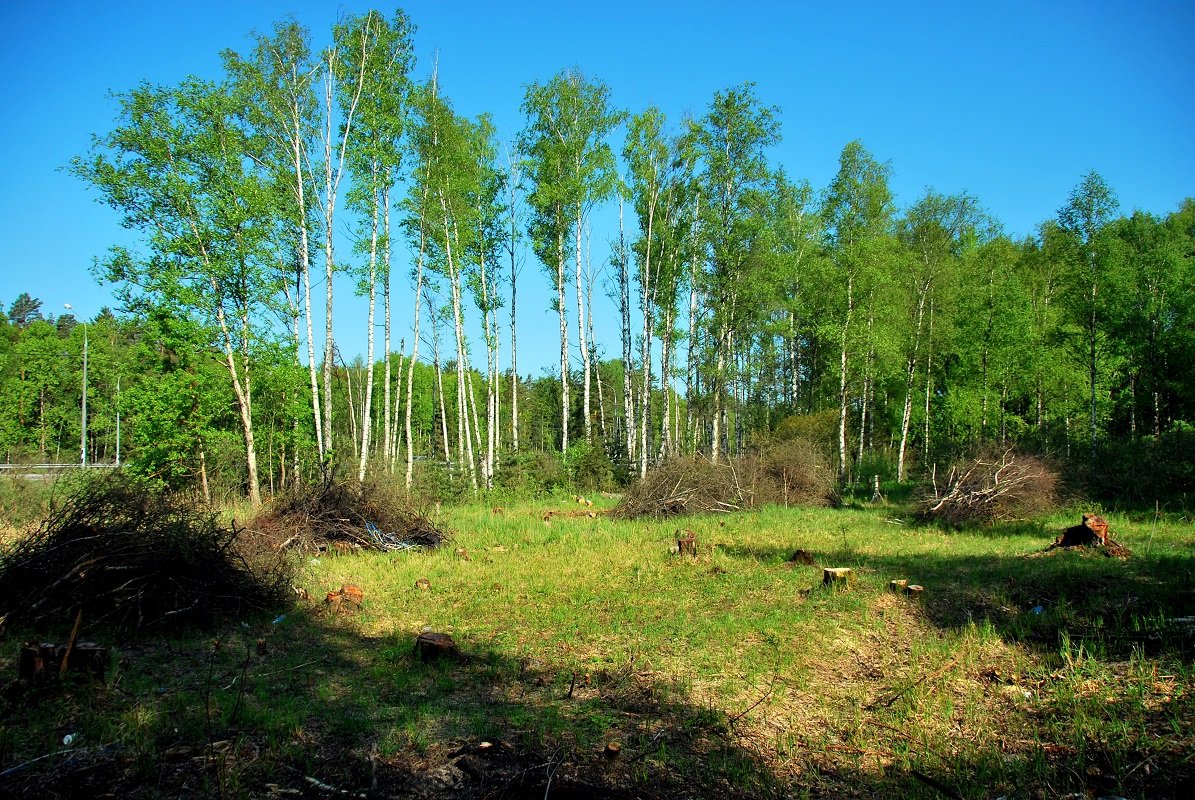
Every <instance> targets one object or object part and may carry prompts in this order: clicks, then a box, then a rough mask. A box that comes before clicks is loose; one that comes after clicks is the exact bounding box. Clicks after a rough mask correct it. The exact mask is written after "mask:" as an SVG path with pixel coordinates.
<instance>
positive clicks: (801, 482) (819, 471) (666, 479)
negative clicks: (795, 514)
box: [612, 441, 834, 519]
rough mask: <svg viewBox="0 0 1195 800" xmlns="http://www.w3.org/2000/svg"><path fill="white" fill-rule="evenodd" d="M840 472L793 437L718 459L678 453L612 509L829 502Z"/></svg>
mask: <svg viewBox="0 0 1195 800" xmlns="http://www.w3.org/2000/svg"><path fill="white" fill-rule="evenodd" d="M833 496H834V474H833V471H832V470H831V469H830V467H829V466H828V465H827V464H826V462H825V460H824V459H823V458H822V457H821V455H820V454H819V452H818V451H817V449H816V448H815V447H814V446H813V445H811V444H809V443H807V442H802V441H790V442H786V443H784V444H782V445H779V446H777V447H775V448H772V449H769V450H766V451H764V452H762V453H758V454H751V455H747V456H743V457H742V458H738V459H731V460H728V461H720V462H718V463H716V464H715V463H714V462H712V461H710V460H708V459H706V458H672V459H669V460H667V461H664V462H663V463H661V464H660V465H659V466H657V467H656V468H655V469H653V470H651V471H650V472H648V473H647V477H645V478H644V479H643V480H641V481H639V482H638V483H636V484H635V485H634V486H632V487H631V488H630V489H629V490H628V491H627V493H626V494H625V495H623V498H622V501H621V502H620V503H619V504H618V506H617V507H616V508H615V509H614V511H613V512H612V515H613V516H614V517H616V518H619V519H635V518H638V517H670V516H675V515H679V514H708V513H730V512H734V511H743V510H746V509H751V508H758V507H759V506H763V505H767V504H773V503H774V504H782V505H825V504H827V503H828V502H831V501H832V500H833Z"/></svg>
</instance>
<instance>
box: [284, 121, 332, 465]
mask: <svg viewBox="0 0 1195 800" xmlns="http://www.w3.org/2000/svg"><path fill="white" fill-rule="evenodd" d="M292 114H293V117H292V118H293V120H294V124H295V129H294V133H293V134H292V136H291V154H292V156H293V157H294V169H295V200H296V203H297V205H298V209H297V215H298V218H299V223H298V226H297V227H298V234H299V273H300V283H301V284H302V287H303V316H304V318H305V320H306V323H307V372H308V376H309V377H310V379H311V412H312V419H313V420H314V422H315V444H316V450H317V452H318V454H319V460H320V462H321V463H323V460H324V455H325V451H324V434H323V427H324V425H323V418H322V416H321V414H320V395H319V381H318V378H317V377H316V368H315V335H314V330H313V325H312V320H311V243H310V241H309V239H308V235H307V179H306V174H305V172H304V170H303V158H304V152H303V137H302V133H301V121H300V120H301V117H302V113H301V111H300V108H299V105H298V103H297V102H295V103H294V104H293V106H292ZM295 341H296V344H297V342H298V331H297V329H296V333H295Z"/></svg>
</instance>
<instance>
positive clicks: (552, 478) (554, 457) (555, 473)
mask: <svg viewBox="0 0 1195 800" xmlns="http://www.w3.org/2000/svg"><path fill="white" fill-rule="evenodd" d="M568 484H569V478H568V472H567V471H566V470H565V468H564V462H563V461H562V460H561V459H560V456H559V455H558V454H556V453H546V452H543V451H542V450H531V451H523V452H519V453H512V454H510V455H508V456H505V457H504V458H503V459H502V461H501V462H499V464H498V473H497V474H496V475H495V476H494V486H495V488H497V489H498V490H499V491H501V492H505V493H507V494H510V495H512V496H515V497H544V496H545V495H550V494H554V493H556V492H558V491H561V490H563V489H565V488H567V487H568Z"/></svg>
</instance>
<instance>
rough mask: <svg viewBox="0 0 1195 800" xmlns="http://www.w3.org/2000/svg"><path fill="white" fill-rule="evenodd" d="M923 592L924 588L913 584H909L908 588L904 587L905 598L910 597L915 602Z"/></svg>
mask: <svg viewBox="0 0 1195 800" xmlns="http://www.w3.org/2000/svg"><path fill="white" fill-rule="evenodd" d="M924 591H925V587H924V586H918V585H917V584H915V583H910V584H909V585H908V586H906V587H905V597H910V598H912V599H914V600H917V599H918V598H920V597H921V593H922V592H924Z"/></svg>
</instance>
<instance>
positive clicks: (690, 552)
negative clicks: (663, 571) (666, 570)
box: [676, 531, 697, 556]
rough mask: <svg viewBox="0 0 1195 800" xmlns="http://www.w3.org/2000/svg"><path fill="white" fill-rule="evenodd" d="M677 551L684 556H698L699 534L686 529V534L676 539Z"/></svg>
mask: <svg viewBox="0 0 1195 800" xmlns="http://www.w3.org/2000/svg"><path fill="white" fill-rule="evenodd" d="M676 551H677V552H678V553H680V554H681V555H682V556H696V555H697V534H695V533H693V531H685V535H684V536H682V537H680V538H678V539H677V540H676Z"/></svg>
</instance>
